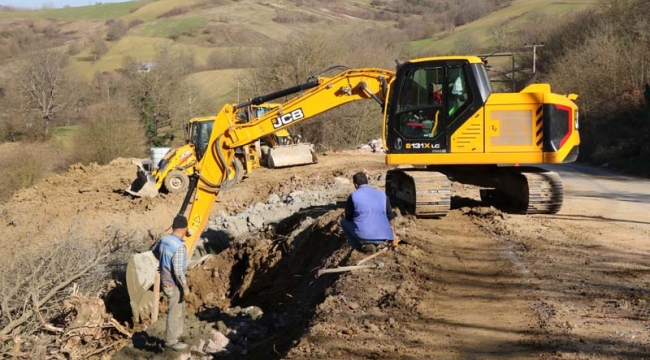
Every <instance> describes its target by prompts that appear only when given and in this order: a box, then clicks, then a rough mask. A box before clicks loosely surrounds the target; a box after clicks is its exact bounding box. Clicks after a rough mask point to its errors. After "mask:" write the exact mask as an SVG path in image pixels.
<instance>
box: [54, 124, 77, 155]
mask: <svg viewBox="0 0 650 360" xmlns="http://www.w3.org/2000/svg"><path fill="white" fill-rule="evenodd" d="M77 129H78V126H77V125H71V126H59V127H56V128H53V129H52V144H54V145H56V146H58V147H60V148H62V149H64V150H70V149H72V138H73V136H74V134H75V133H76V132H77Z"/></svg>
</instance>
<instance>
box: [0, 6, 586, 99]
mask: <svg viewBox="0 0 650 360" xmlns="http://www.w3.org/2000/svg"><path fill="white" fill-rule="evenodd" d="M480 1H481V0H479V2H480ZM489 1H491V2H489ZM484 2H489V3H490V4H493V5H494V4H502V3H506V4H507V3H510V1H494V0H484ZM595 2H596V0H562V1H559V0H558V1H541V0H515V1H512V2H511V4H509V5H506V6H504V7H501V8H495V10H494V11H493V12H491V13H487V14H485V16H483V17H481V18H479V19H478V20H475V21H472V22H469V23H467V24H464V25H460V26H455V25H453V23H454V22H458V21H464V20H463V19H462V18H460V17H459V16H460V15H461V14H462V13H461V12H460V11H462V10H463V9H456V10H454V9H452V8H450V7H449V6H445V7H441V8H436V7H433V6H434V5H427V4H434V3H435V4H438V5H439V4H440V2H433V1H427V0H419V1H412V0H384V1H378V0H347V1H343V0H339V1H336V0H330V1H316V0H275V1H265V0H239V1H236V0H235V1H233V0H158V1H153V0H137V1H131V2H124V3H111V4H101V5H93V6H85V7H74V8H64V9H44V10H30V11H23V10H20V11H0V29H4V30H5V31H3V32H2V33H1V34H0V49H3V47H2V46H4V47H5V48H4V52H3V53H2V55H3V57H4V58H5V59H6V61H9V62H10V59H11V55H12V54H13V53H15V52H17V51H19V49H20V46H21V44H22V43H20V41H18V40H16V39H22V37H24V38H25V39H22V40H21V41H23V42H24V41H27V42H28V41H30V39H31V40H34V39H36V40H38V39H41V40H42V39H46V40H48V44H49V45H50V46H52V47H58V48H61V49H66V50H67V49H69V48H70V47H71V46H72V44H74V46H77V47H79V51H78V52H77V53H76V54H74V59H75V61H74V62H73V64H72V66H73V67H75V68H76V69H78V72H79V73H80V74H81V75H82V76H83V77H85V78H87V79H90V78H92V76H93V75H94V74H95V73H96V72H98V71H115V70H116V69H119V68H121V67H122V66H123V65H122V64H123V58H124V57H125V56H130V57H132V58H133V59H135V60H136V61H138V62H148V61H152V60H153V59H154V56H155V54H156V52H157V51H158V49H159V48H160V47H161V46H165V45H173V46H180V47H184V48H186V49H187V50H189V51H191V52H193V53H194V54H195V58H196V62H197V65H199V68H200V69H201V68H205V65H206V63H207V59H208V56H209V55H210V53H212V52H213V51H215V50H222V51H228V49H233V48H237V49H239V50H240V51H239V53H240V54H245V53H246V49H249V48H250V49H252V48H255V49H259V48H264V47H272V46H273V45H274V44H278V43H280V42H284V41H290V40H291V37H292V36H295V34H303V33H310V32H315V33H326V34H339V35H338V36H341V37H342V38H344V37H346V36H354V35H355V34H356V33H358V32H359V31H361V30H365V29H379V28H389V27H391V28H398V29H400V31H403V32H405V33H407V38H413V37H414V36H416V37H417V36H422V33H420V34H418V33H417V31H416V32H414V30H422V31H423V33H424V34H425V36H426V32H427V31H434V30H435V26H434V25H435V24H434V23H435V22H436V21H448V22H450V23H449V24H447V25H445V26H446V27H449V28H448V29H445V30H441V31H438V32H437V33H435V34H433V36H428V37H425V38H422V39H418V40H412V41H407V42H406V43H405V44H404V45H405V47H404V55H405V56H406V57H409V56H420V55H427V56H428V55H435V54H448V53H453V52H458V51H459V50H462V49H468V50H469V49H471V50H472V51H478V52H480V51H482V50H486V49H492V48H493V47H494V46H495V41H497V40H498V39H496V40H495V35H494V32H495V29H500V30H499V31H500V32H501V35H502V37H506V36H508V34H513V33H515V32H517V31H518V29H519V28H521V27H522V26H523V27H525V26H526V21H527V19H529V18H530V17H531V16H535V14H539V13H546V14H550V15H553V16H559V15H562V14H564V13H567V12H570V11H572V10H575V9H579V8H582V7H585V6H588V5H591V4H593V3H595ZM448 4H461V5H462V4H470V6H471V4H474V3H473V2H468V1H460V2H459V1H449V2H448ZM436 6H437V5H436ZM459 6H460V5H459ZM465 6H467V5H465ZM494 6H496V5H494ZM436 9H438V10H439V11H438V10H436ZM445 9H446V10H445ZM423 11H427V12H425V13H423ZM454 11H455V13H454ZM454 14H455V15H454ZM445 19H446V20H445ZM116 21H121V22H122V23H123V24H124V25H125V26H127V27H128V31H127V32H126V34H125V35H124V36H123V37H121V38H120V39H119V40H117V41H111V42H106V45H107V46H108V50H107V52H106V53H105V54H104V55H102V56H101V57H100V58H99V59H98V60H97V61H94V62H93V61H91V60H92V58H93V57H92V56H91V49H90V45H89V39H90V38H92V37H93V36H94V37H101V38H104V37H105V36H106V31H107V29H108V28H109V26H110V24H111V23H114V22H116ZM432 24H433V25H432ZM21 27H22V28H24V30H21V32H17V30H15V29H18V28H21ZM30 31H31V32H33V33H34V34H35V35H34V34H31V33H30ZM30 36H31V37H30ZM36 40H34V41H36ZM243 71H244V70H241V69H240V70H236V69H232V70H218V71H203V72H202V73H201V74H200V75H198V74H195V75H192V78H194V79H196V80H197V81H198V83H199V84H200V86H201V87H202V88H203V89H204V90H205V91H208V92H210V93H211V96H212V97H213V98H215V99H220V100H227V101H234V100H236V99H232V96H233V91H235V92H236V89H234V88H232V85H233V84H235V85H236V84H237V80H236V79H234V78H233V76H234V74H241V73H242V72H243ZM235 96H236V95H235ZM226 98H227V99H226Z"/></svg>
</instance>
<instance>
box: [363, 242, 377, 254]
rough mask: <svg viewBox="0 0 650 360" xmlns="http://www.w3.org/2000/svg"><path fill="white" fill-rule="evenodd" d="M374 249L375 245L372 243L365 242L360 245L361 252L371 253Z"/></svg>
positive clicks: (375, 249) (375, 248)
mask: <svg viewBox="0 0 650 360" xmlns="http://www.w3.org/2000/svg"><path fill="white" fill-rule="evenodd" d="M376 251H377V246H375V245H373V244H366V245H363V246H362V247H361V252H363V253H364V254H368V255H371V254H374V253H375V252H376Z"/></svg>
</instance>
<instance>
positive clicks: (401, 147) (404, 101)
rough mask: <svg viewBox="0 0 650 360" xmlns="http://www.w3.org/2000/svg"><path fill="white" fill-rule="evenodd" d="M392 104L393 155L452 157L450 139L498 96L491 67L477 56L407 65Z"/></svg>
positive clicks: (390, 145)
mask: <svg viewBox="0 0 650 360" xmlns="http://www.w3.org/2000/svg"><path fill="white" fill-rule="evenodd" d="M393 89H394V90H392V91H391V94H390V96H389V102H388V105H387V106H388V107H387V110H388V114H387V117H386V119H387V124H386V125H387V126H386V130H387V135H386V136H387V139H386V143H387V145H388V148H389V153H446V152H448V151H449V148H450V146H449V144H450V139H449V137H450V135H451V134H453V132H454V131H455V130H456V129H458V128H459V127H460V126H461V125H462V124H463V123H465V122H466V121H467V120H468V119H469V118H470V117H471V116H473V115H474V114H475V113H476V111H478V110H479V109H480V108H481V107H482V106H483V104H485V102H486V101H487V98H488V97H489V95H490V94H491V93H492V88H491V87H490V82H489V79H488V77H487V73H486V71H485V65H484V64H483V62H482V61H481V60H480V59H479V58H475V57H458V58H454V57H449V58H444V59H441V60H429V61H427V60H426V59H424V60H420V61H418V60H416V61H412V62H407V63H404V64H402V65H401V66H400V67H399V69H398V70H397V74H396V81H395V85H394V86H393Z"/></svg>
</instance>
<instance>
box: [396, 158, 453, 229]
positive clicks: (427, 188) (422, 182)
mask: <svg viewBox="0 0 650 360" xmlns="http://www.w3.org/2000/svg"><path fill="white" fill-rule="evenodd" d="M386 193H387V194H388V197H389V199H390V201H391V204H393V205H397V206H400V207H402V208H405V209H406V211H407V212H409V213H412V214H415V215H416V216H419V217H443V216H445V215H447V213H448V212H449V208H450V206H451V181H449V179H448V178H447V176H446V175H445V174H442V173H439V172H435V171H427V170H424V169H415V168H413V169H394V170H389V171H388V172H387V174H386Z"/></svg>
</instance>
